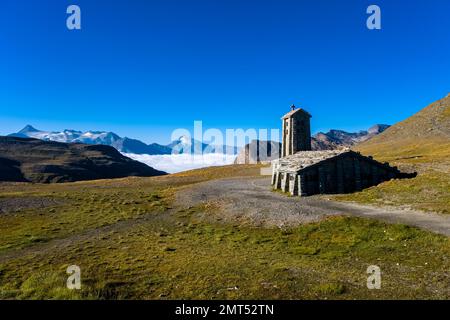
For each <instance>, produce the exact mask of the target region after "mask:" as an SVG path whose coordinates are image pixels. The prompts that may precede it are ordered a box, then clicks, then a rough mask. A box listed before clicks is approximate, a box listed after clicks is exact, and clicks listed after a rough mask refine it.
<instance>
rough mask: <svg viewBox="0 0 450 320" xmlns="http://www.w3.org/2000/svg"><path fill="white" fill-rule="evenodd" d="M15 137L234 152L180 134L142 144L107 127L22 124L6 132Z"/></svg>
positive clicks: (147, 150)
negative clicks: (61, 127) (87, 128)
mask: <svg viewBox="0 0 450 320" xmlns="http://www.w3.org/2000/svg"><path fill="white" fill-rule="evenodd" d="M9 136H10V137H17V138H35V139H40V140H44V141H55V142H64V143H85V144H103V145H107V146H111V147H114V148H116V149H117V150H118V151H120V152H123V153H134V154H149V155H164V154H171V153H172V152H173V153H177V154H179V153H185V152H186V151H187V150H188V149H190V151H191V153H194V152H195V150H202V151H204V150H207V148H208V150H209V151H210V152H214V150H217V151H220V153H225V154H237V153H238V151H239V150H238V148H237V147H230V146H210V145H209V144H206V143H203V142H200V141H197V140H195V139H192V138H191V139H190V138H188V137H186V136H181V137H179V138H178V139H177V140H174V141H172V142H171V143H170V144H168V145H161V144H158V143H151V144H145V143H144V142H142V141H140V140H137V139H132V138H128V137H123V138H122V137H120V136H119V135H117V134H115V133H114V132H108V131H86V132H82V131H77V130H68V129H66V130H63V131H42V130H38V129H36V128H34V127H33V126H31V125H27V126H25V127H24V128H23V129H22V130H20V131H19V132H16V133H12V134H10V135H9ZM211 149H213V150H211Z"/></svg>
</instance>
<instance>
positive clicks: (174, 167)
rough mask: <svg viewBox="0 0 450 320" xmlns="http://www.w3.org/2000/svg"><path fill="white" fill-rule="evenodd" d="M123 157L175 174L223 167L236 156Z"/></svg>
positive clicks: (138, 155)
mask: <svg viewBox="0 0 450 320" xmlns="http://www.w3.org/2000/svg"><path fill="white" fill-rule="evenodd" d="M123 155H125V156H127V157H129V158H131V159H133V160H137V161H139V162H143V163H145V164H147V165H149V166H150V167H152V168H155V169H157V170H162V171H165V172H167V173H176V172H181V171H186V170H191V169H198V168H204V167H211V166H223V165H227V164H232V163H233V162H234V159H235V158H236V155H227V154H222V153H207V154H201V155H198V154H196V155H193V154H168V155H148V154H135V153H123Z"/></svg>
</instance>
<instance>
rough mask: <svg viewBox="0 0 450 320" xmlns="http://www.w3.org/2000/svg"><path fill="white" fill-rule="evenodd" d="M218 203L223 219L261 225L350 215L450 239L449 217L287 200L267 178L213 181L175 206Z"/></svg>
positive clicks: (192, 189)
mask: <svg viewBox="0 0 450 320" xmlns="http://www.w3.org/2000/svg"><path fill="white" fill-rule="evenodd" d="M206 201H207V202H212V203H215V204H217V206H218V208H219V211H220V212H218V213H217V214H218V215H220V216H221V217H222V218H223V219H224V220H229V221H236V220H237V221H241V222H246V223H249V224H253V225H261V226H279V227H283V226H292V225H297V224H301V223H305V222H313V221H318V220H320V219H322V218H323V217H326V216H331V215H351V216H358V217H366V218H373V219H378V220H382V221H385V222H389V223H402V224H406V225H411V226H415V227H419V228H422V229H426V230H429V231H432V232H435V233H440V234H443V235H446V236H450V216H445V215H440V214H434V213H425V212H420V211H412V210H404V209H396V208H387V207H374V206H363V205H358V204H353V203H343V202H335V201H329V200H324V199H323V197H320V196H312V197H305V198H299V197H287V196H286V195H284V194H280V193H277V192H274V191H272V190H271V186H270V181H269V179H268V178H233V179H221V180H212V181H208V182H204V183H200V184H196V185H193V186H189V187H186V188H184V189H182V190H181V191H180V192H178V194H177V204H178V205H181V206H185V207H189V206H194V205H196V204H199V203H201V202H206Z"/></svg>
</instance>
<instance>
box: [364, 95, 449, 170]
mask: <svg viewBox="0 0 450 320" xmlns="http://www.w3.org/2000/svg"><path fill="white" fill-rule="evenodd" d="M355 149H356V150H359V151H361V152H362V153H364V154H370V155H373V156H374V157H376V158H377V159H380V160H384V161H392V162H394V163H396V164H399V165H403V166H410V167H414V168H416V169H417V170H419V171H420V170H426V169H440V168H444V167H445V168H448V165H449V159H450V95H447V97H445V98H443V99H441V100H438V101H436V102H434V103H432V104H430V105H429V106H427V107H426V108H424V109H423V110H421V111H419V112H418V113H416V114H414V115H413V116H411V117H409V118H407V119H406V120H404V121H402V122H399V123H397V124H395V125H393V126H392V127H390V128H388V129H387V130H386V131H384V132H383V133H381V134H380V135H378V136H376V137H373V138H372V139H370V140H369V141H366V142H363V143H361V144H359V145H358V146H357V147H356V148H355Z"/></svg>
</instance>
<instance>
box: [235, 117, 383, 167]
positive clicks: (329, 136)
mask: <svg viewBox="0 0 450 320" xmlns="http://www.w3.org/2000/svg"><path fill="white" fill-rule="evenodd" d="M387 128H389V125H387V124H376V125H374V126H372V127H370V128H369V129H368V130H362V131H359V132H347V131H343V130H334V129H333V130H330V131H328V132H326V133H323V132H318V133H316V134H315V135H313V136H312V137H311V148H312V150H316V151H318V150H334V149H338V148H342V147H351V146H354V145H356V144H358V143H361V142H363V141H367V140H369V139H371V138H372V137H374V136H376V135H378V134H380V133H382V132H383V131H385V130H386V129H387ZM280 150H281V143H279V142H275V141H261V140H253V141H251V142H250V143H248V144H247V145H245V147H244V148H242V149H241V151H240V152H239V154H238V155H237V157H236V160H235V161H234V163H235V164H246V163H258V162H268V161H272V160H274V159H277V158H279V154H280Z"/></svg>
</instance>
